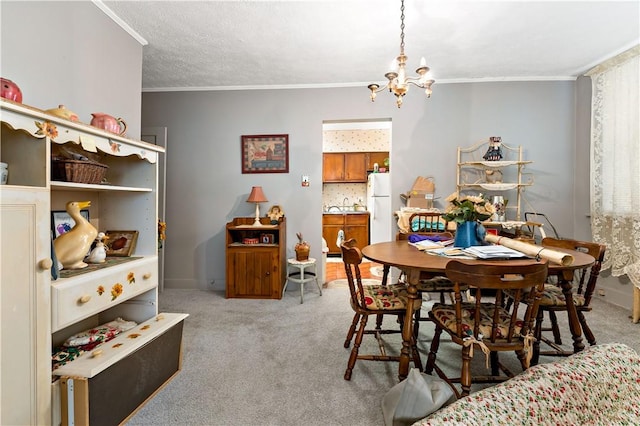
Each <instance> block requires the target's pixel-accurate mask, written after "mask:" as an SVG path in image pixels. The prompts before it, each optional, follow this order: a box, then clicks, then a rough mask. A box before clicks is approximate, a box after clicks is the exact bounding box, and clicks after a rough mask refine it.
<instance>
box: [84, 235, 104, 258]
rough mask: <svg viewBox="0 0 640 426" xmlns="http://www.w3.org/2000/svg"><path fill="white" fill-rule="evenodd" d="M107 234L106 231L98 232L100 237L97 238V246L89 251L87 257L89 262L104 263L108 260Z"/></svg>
mask: <svg viewBox="0 0 640 426" xmlns="http://www.w3.org/2000/svg"><path fill="white" fill-rule="evenodd" d="M106 238H107V237H106V235H105V234H104V232H100V233H98V237H97V238H96V246H95V247H94V248H93V250H91V253H89V257H88V258H87V262H89V263H104V262H105V261H106V260H107V247H105V245H104V240H105V239H106Z"/></svg>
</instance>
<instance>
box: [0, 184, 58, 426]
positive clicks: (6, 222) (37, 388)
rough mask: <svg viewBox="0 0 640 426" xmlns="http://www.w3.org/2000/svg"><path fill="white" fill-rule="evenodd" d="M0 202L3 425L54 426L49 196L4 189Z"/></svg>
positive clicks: (39, 191) (32, 190)
mask: <svg viewBox="0 0 640 426" xmlns="http://www.w3.org/2000/svg"><path fill="white" fill-rule="evenodd" d="M0 199H1V200H2V204H1V205H0V253H1V255H0V319H1V324H2V328H1V331H0V345H1V347H2V360H1V367H2V374H1V376H0V377H1V379H0V402H1V405H0V406H1V407H2V409H1V411H0V424H3V425H10V424H11V425H18V424H24V425H26V424H32V425H36V424H37V425H45V424H50V422H51V412H50V407H51V404H50V391H49V389H50V386H51V357H50V351H49V348H50V347H51V343H50V342H51V334H50V328H49V321H50V316H51V311H50V303H49V298H50V281H51V278H50V277H51V269H50V268H51V263H50V262H51V255H50V253H51V240H50V236H49V229H48V227H47V226H46V224H48V223H49V202H48V200H49V194H48V190H46V189H44V188H42V189H36V188H27V187H22V188H18V187H15V188H10V187H4V188H2V189H0Z"/></svg>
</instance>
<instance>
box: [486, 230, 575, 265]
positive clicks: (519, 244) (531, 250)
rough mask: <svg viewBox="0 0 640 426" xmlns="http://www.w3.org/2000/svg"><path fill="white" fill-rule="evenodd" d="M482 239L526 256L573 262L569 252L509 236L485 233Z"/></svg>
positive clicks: (566, 262)
mask: <svg viewBox="0 0 640 426" xmlns="http://www.w3.org/2000/svg"><path fill="white" fill-rule="evenodd" d="M484 240H485V241H487V242H489V243H494V244H500V245H503V246H505V247H509V248H510V249H514V250H517V251H519V252H520V253H523V254H526V255H527V256H532V257H535V258H538V257H540V258H543V259H547V260H549V261H550V262H554V263H558V264H560V265H562V266H569V265H571V264H572V263H573V256H571V255H570V254H567V253H563V252H561V251H557V250H553V249H550V248H547V247H543V246H538V245H535V244H529V243H525V242H523V241H518V240H514V239H511V238H509V237H500V236H498V235H493V234H487V235H486V236H485V238H484Z"/></svg>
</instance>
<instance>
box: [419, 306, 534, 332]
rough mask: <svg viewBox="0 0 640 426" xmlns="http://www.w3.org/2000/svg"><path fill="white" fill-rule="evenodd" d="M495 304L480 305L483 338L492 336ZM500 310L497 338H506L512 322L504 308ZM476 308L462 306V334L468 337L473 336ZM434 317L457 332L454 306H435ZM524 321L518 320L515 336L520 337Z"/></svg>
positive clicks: (433, 309)
mask: <svg viewBox="0 0 640 426" xmlns="http://www.w3.org/2000/svg"><path fill="white" fill-rule="evenodd" d="M494 306H495V305H494V304H493V303H482V304H481V305H480V333H481V334H482V335H483V336H491V326H492V323H493V318H492V316H493V311H494ZM499 310H500V315H499V318H500V326H499V327H498V335H497V338H498V339H501V338H504V337H505V336H506V335H507V333H508V331H509V325H510V322H511V318H510V315H509V313H508V312H507V311H505V310H504V309H502V308H499ZM475 311H476V307H475V305H474V304H473V303H463V304H462V333H463V334H464V335H466V336H468V337H471V336H473V318H474V317H475ZM431 312H433V315H434V316H435V317H436V319H437V320H438V321H440V322H441V323H442V324H444V326H445V327H447V328H448V329H449V330H451V331H453V332H454V333H455V332H456V309H455V306H453V305H442V304H439V303H437V304H435V305H433V308H432V309H431ZM522 324H523V323H522V320H521V319H519V318H518V319H517V321H516V324H515V335H516V336H519V335H520V330H521V329H522ZM463 337H464V336H463Z"/></svg>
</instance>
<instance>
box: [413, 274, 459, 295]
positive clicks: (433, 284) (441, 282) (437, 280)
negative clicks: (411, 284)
mask: <svg viewBox="0 0 640 426" xmlns="http://www.w3.org/2000/svg"><path fill="white" fill-rule="evenodd" d="M416 287H417V288H418V291H423V292H425V293H436V292H440V291H453V283H452V282H451V280H450V279H449V278H447V277H441V276H438V277H433V278H430V279H428V280H420V281H419V282H418V284H417V285H416Z"/></svg>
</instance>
